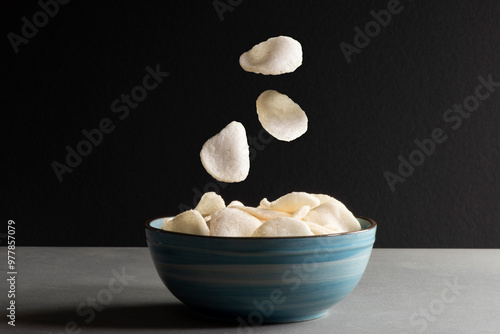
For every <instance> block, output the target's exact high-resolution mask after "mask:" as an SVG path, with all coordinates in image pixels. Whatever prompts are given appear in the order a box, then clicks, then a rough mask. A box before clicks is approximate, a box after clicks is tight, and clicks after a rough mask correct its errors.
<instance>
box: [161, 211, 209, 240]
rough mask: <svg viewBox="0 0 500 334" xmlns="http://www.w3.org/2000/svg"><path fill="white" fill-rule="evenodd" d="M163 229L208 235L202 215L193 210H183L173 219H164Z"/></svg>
mask: <svg viewBox="0 0 500 334" xmlns="http://www.w3.org/2000/svg"><path fill="white" fill-rule="evenodd" d="M164 226H165V227H164V230H167V231H171V232H179V233H186V234H197V235H209V234H210V231H209V229H208V226H207V223H206V222H205V219H204V218H203V216H202V215H201V214H200V213H199V212H198V211H195V210H189V211H184V212H183V213H180V214H178V215H177V216H175V217H174V219H170V220H165V222H164Z"/></svg>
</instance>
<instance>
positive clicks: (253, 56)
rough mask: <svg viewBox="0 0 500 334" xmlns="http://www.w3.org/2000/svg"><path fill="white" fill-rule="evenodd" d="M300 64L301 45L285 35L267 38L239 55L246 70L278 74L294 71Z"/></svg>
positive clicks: (241, 64)
mask: <svg viewBox="0 0 500 334" xmlns="http://www.w3.org/2000/svg"><path fill="white" fill-rule="evenodd" d="M301 64H302V46H301V45H300V43H299V42H298V41H296V40H294V39H293V38H291V37H287V36H278V37H272V38H269V39H268V40H267V41H265V42H262V43H259V44H257V45H255V46H254V47H253V48H252V49H250V50H249V51H247V52H245V53H243V54H242V55H241V56H240V66H241V67H242V68H243V69H244V70H245V71H247V72H253V73H260V74H266V75H267V74H271V75H278V74H283V73H290V72H293V71H295V70H296V69H297V68H298V67H299V66H300V65H301Z"/></svg>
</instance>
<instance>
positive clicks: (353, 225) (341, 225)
mask: <svg viewBox="0 0 500 334" xmlns="http://www.w3.org/2000/svg"><path fill="white" fill-rule="evenodd" d="M303 220H304V221H308V222H313V223H316V224H318V225H322V226H325V225H328V226H331V228H334V229H338V231H339V232H352V231H359V230H360V229H361V225H360V224H359V222H358V220H357V219H356V217H354V215H353V214H352V213H351V212H350V211H349V210H348V209H347V208H346V207H345V205H343V204H342V203H341V204H340V205H339V204H337V203H333V202H327V203H323V204H320V205H318V206H317V207H315V208H314V209H312V210H311V211H309V213H308V214H307V215H306V216H305V217H304V218H303Z"/></svg>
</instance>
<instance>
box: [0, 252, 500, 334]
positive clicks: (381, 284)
mask: <svg viewBox="0 0 500 334" xmlns="http://www.w3.org/2000/svg"><path fill="white" fill-rule="evenodd" d="M1 251H2V253H3V254H6V249H5V248H2V249H1ZM2 258H3V259H4V260H2V264H1V268H2V271H3V272H4V275H7V271H8V270H7V261H6V256H2ZM16 262H17V263H16V264H17V268H16V269H17V277H16V278H17V282H16V299H15V300H16V326H15V327H11V326H9V325H7V320H8V319H7V318H6V312H7V311H6V306H7V302H8V298H7V290H8V286H7V281H6V279H2V280H1V284H0V288H1V291H0V294H1V295H0V300H1V309H2V311H1V313H2V322H1V323H0V332H1V333H27V334H29V333H53V334H59V333H235V334H236V333H248V334H251V333H287V334H293V333H300V334H304V333H500V315H499V310H500V250H498V249H374V250H373V253H372V256H371V259H370V262H369V264H368V267H367V269H366V272H365V274H364V276H363V278H362V279H361V282H360V283H359V285H358V286H357V287H356V288H355V289H354V291H353V292H352V293H351V294H350V295H349V296H347V297H346V298H345V299H344V300H343V301H341V302H340V303H338V304H337V305H335V306H333V307H332V308H331V309H330V310H329V313H328V314H327V315H326V316H325V317H323V318H320V319H317V320H312V321H305V322H299V323H289V324H272V325H263V326H256V327H246V328H245V327H238V326H237V325H235V324H228V323H220V322H213V321H210V320H205V319H203V318H200V317H198V316H197V315H195V314H193V313H192V312H191V310H190V309H189V308H188V307H187V306H184V305H183V304H181V303H180V302H179V301H178V300H177V299H176V298H175V297H174V296H172V294H170V292H169V291H168V290H167V289H166V288H165V287H164V286H163V284H162V282H161V281H160V279H159V277H158V275H157V274H156V271H155V268H154V266H153V263H152V261H151V258H150V255H149V251H148V249H147V248H80V247H79V248H67V247H59V248H55V247H21V248H18V249H17V250H16ZM124 275H125V276H124ZM92 303H95V304H92ZM89 305H90V306H89ZM91 305H93V306H91Z"/></svg>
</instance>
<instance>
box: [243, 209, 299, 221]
mask: <svg viewBox="0 0 500 334" xmlns="http://www.w3.org/2000/svg"><path fill="white" fill-rule="evenodd" d="M236 208H237V209H240V210H241V211H245V212H246V213H249V214H251V215H252V216H254V217H255V218H257V219H259V220H261V221H267V220H269V219H273V218H278V217H290V214H288V213H286V212H282V211H276V210H270V209H261V208H253V207H250V206H236Z"/></svg>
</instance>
